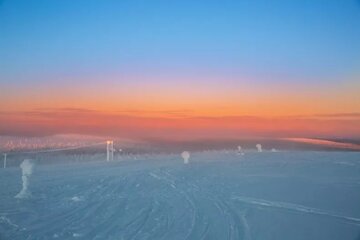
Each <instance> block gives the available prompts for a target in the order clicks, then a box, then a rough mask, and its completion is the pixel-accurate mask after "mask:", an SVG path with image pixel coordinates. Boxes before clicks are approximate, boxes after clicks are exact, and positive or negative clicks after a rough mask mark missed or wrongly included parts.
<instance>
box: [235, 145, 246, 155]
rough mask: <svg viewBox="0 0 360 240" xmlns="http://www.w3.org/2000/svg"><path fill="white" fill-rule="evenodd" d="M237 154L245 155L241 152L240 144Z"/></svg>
mask: <svg viewBox="0 0 360 240" xmlns="http://www.w3.org/2000/svg"><path fill="white" fill-rule="evenodd" d="M237 154H239V155H245V153H244V152H243V150H242V148H241V146H240V145H239V146H238V152H237Z"/></svg>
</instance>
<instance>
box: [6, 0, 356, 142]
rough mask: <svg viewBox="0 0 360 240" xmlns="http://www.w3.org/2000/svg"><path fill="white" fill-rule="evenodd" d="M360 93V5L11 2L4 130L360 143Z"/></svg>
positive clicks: (334, 0)
mask: <svg viewBox="0 0 360 240" xmlns="http://www.w3.org/2000/svg"><path fill="white" fill-rule="evenodd" d="M359 96H360V1H359V0H303V1H290V0H274V1H267V0H243V1H241V0H238V1H227V0H224V1H190V0H183V1H135V0H132V1H130V0H129V1H126V0H124V1H110V0H109V1H100V0H97V1H93V0H76V1H73V0H58V1H56V0H54V1H45V0H43V1H37V0H32V1H28V0H0V134H6V135H30V136H32V135H48V134H61V133H82V134H93V135H99V134H100V135H111V134H112V135H121V134H124V135H126V136H127V137H132V136H137V137H156V136H161V137H163V136H165V137H167V136H171V137H177V136H179V135H184V133H186V132H187V135H186V134H185V135H186V136H190V135H192V134H193V135H194V136H198V137H204V136H232V137H234V136H239V135H242V134H243V135H246V136H252V135H256V136H273V137H274V136H275V137H277V136H281V137H351V138H360V114H359V113H360V97H359ZM88 119H91V121H90V122H87V121H88ZM204 119H207V120H206V123H204ZM229 119H230V120H229ZM85 122H86V123H85ZM134 122H135V123H136V124H135V123H134Z"/></svg>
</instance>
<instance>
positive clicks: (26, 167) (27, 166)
mask: <svg viewBox="0 0 360 240" xmlns="http://www.w3.org/2000/svg"><path fill="white" fill-rule="evenodd" d="M20 168H21V170H22V176H21V179H22V189H21V191H20V192H19V193H18V194H17V195H16V196H15V197H16V198H27V197H30V196H31V192H30V191H29V185H30V177H31V174H32V172H33V169H34V164H33V163H32V162H31V160H30V159H25V160H24V161H23V162H22V163H21V164H20Z"/></svg>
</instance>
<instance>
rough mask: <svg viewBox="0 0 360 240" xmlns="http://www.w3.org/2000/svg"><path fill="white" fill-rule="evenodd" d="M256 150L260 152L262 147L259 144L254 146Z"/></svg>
mask: <svg viewBox="0 0 360 240" xmlns="http://www.w3.org/2000/svg"><path fill="white" fill-rule="evenodd" d="M256 148H257V151H258V152H262V146H261V144H260V143H258V144H256Z"/></svg>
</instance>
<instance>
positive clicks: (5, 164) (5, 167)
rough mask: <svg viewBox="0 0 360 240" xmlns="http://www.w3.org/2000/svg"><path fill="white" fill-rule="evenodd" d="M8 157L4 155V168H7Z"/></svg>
mask: <svg viewBox="0 0 360 240" xmlns="http://www.w3.org/2000/svg"><path fill="white" fill-rule="evenodd" d="M6 157H7V153H4V168H6Z"/></svg>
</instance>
